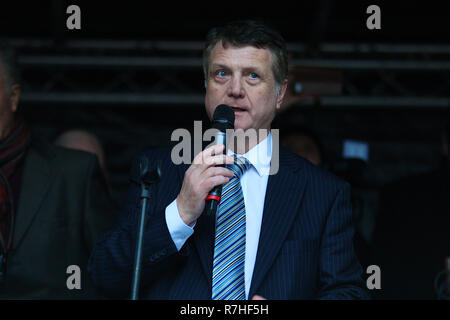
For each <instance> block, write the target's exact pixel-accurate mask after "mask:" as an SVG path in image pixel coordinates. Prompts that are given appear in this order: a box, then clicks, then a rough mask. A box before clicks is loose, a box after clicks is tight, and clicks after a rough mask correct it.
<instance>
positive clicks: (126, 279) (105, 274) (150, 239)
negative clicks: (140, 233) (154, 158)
mask: <svg viewBox="0 0 450 320" xmlns="http://www.w3.org/2000/svg"><path fill="white" fill-rule="evenodd" d="M138 159H139V158H136V159H135V160H134V161H133V165H132V169H131V175H130V180H131V183H130V186H129V189H128V191H127V195H126V197H125V201H124V203H123V205H122V208H121V210H119V215H118V217H119V223H118V224H117V225H116V226H115V227H114V228H113V229H112V230H110V231H108V232H106V233H105V234H103V235H102V236H101V238H100V239H99V241H98V242H97V244H96V246H95V247H94V250H93V252H92V254H91V257H90V259H89V266H88V271H89V273H90V276H91V278H92V280H93V282H94V285H95V286H96V287H97V288H98V289H99V290H100V291H101V292H102V294H104V295H105V296H107V297H113V298H125V297H127V296H128V295H129V294H130V290H131V283H132V275H133V264H134V254H135V246H136V236H137V230H138V221H139V217H140V186H139V184H138V183H136V181H138V179H137V177H138V169H137V168H138ZM150 191H151V195H150V199H155V198H156V188H155V186H152V187H151V190H150ZM153 202H154V201H153ZM153 202H152V201H151V203H153ZM153 208H154V206H152V205H151V204H150V206H149V207H148V209H147V215H146V224H145V229H144V241H143V252H142V265H141V287H145V286H147V285H150V284H151V281H152V280H153V279H154V278H155V277H158V276H159V275H160V274H161V272H162V271H163V270H164V267H165V266H167V263H170V260H171V259H170V258H171V257H174V256H176V255H175V254H176V253H178V250H177V248H176V246H175V244H174V242H173V241H172V238H171V235H170V232H169V230H168V227H167V223H166V218H165V214H164V210H163V211H161V212H160V210H154V209H153Z"/></svg>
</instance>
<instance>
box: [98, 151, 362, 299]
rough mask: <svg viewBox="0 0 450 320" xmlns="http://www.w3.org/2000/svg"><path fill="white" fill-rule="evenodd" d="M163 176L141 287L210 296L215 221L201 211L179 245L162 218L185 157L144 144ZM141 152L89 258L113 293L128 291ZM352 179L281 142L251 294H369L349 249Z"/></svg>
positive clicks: (154, 200)
mask: <svg viewBox="0 0 450 320" xmlns="http://www.w3.org/2000/svg"><path fill="white" fill-rule="evenodd" d="M143 156H146V157H147V158H148V159H149V160H150V163H151V164H152V165H154V166H156V163H157V161H159V160H162V161H161V162H162V176H163V178H162V181H161V182H160V183H159V184H158V185H157V186H155V187H154V188H152V192H151V200H150V201H151V204H150V205H149V209H148V216H147V222H148V223H147V225H146V228H145V238H144V248H143V263H142V275H141V295H140V297H142V298H148V299H210V298H211V277H212V260H213V259H212V254H213V243H214V221H213V218H208V217H207V216H206V215H202V216H201V217H200V218H199V219H198V221H197V224H196V226H195V232H194V234H193V235H192V236H191V237H190V238H189V239H188V241H186V243H185V245H184V246H183V248H182V249H181V250H180V252H178V251H177V249H176V247H175V244H174V243H173V241H172V239H171V236H170V234H169V231H168V229H167V225H166V221H165V208H166V206H167V205H169V204H170V203H171V202H172V201H173V200H174V199H175V198H176V196H177V195H178V193H179V191H180V188H181V184H182V181H183V176H184V172H185V171H186V170H187V168H188V165H178V166H176V165H174V164H173V163H172V161H171V159H170V150H168V149H167V150H152V151H148V152H145V153H144V154H143ZM137 163H138V160H137V159H136V160H135V161H134V164H133V168H132V170H131V179H132V180H133V181H135V182H133V183H132V184H131V187H130V189H129V192H128V195H127V197H126V201H125V204H124V209H123V211H122V212H121V214H120V215H121V217H122V218H121V222H120V223H119V225H118V226H117V227H116V228H115V229H113V230H111V231H109V232H107V233H105V234H104V235H103V236H102V238H101V239H100V240H99V241H98V242H97V245H96V247H95V249H94V251H93V253H92V255H91V258H90V261H89V272H90V275H91V277H92V279H93V281H94V284H95V285H96V286H97V287H98V288H99V289H100V290H102V291H103V293H104V294H105V295H107V296H110V297H115V298H120V297H127V296H128V295H129V293H130V287H131V278H132V268H133V258H134V247H135V243H136V233H137V231H136V230H137V220H138V219H137V217H138V216H139V202H140V200H139V195H140V190H139V185H138V184H137V183H136V182H137V181H138V178H137V177H138V165H137ZM349 194H350V190H349V185H348V184H347V183H345V182H343V181H341V180H339V179H338V178H336V177H335V176H333V175H331V174H330V173H328V172H326V171H324V170H321V169H319V168H316V167H315V166H313V165H311V164H310V163H309V162H307V161H306V160H304V159H303V158H301V157H298V156H297V155H294V154H293V153H291V152H290V151H288V150H286V149H283V148H281V147H280V165H279V171H278V173H277V174H276V175H272V176H270V177H269V181H268V185H267V191H266V199H265V204H264V213H263V220H262V226H261V235H260V239H259V245H258V252H257V257H256V262H255V267H254V273H253V278H252V281H251V288H250V294H249V296H250V297H252V296H253V295H254V294H259V295H261V296H263V297H265V298H267V299H316V298H322V299H358V298H368V294H367V292H366V290H365V289H364V283H363V281H362V274H361V273H362V269H361V266H360V264H359V262H358V260H357V258H356V256H355V253H354V250H353V244H352V239H353V233H354V232H353V226H352V214H351V204H350V199H349Z"/></svg>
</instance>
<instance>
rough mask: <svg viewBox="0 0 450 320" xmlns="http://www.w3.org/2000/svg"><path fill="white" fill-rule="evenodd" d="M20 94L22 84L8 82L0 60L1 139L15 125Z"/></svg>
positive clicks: (1, 139)
mask: <svg viewBox="0 0 450 320" xmlns="http://www.w3.org/2000/svg"><path fill="white" fill-rule="evenodd" d="M19 96H20V86H19V85H18V84H14V85H12V86H10V85H9V84H8V78H7V75H6V72H5V69H4V67H3V62H2V61H1V60H0V141H3V140H4V139H5V138H6V137H7V136H8V134H9V133H10V132H11V130H12V128H13V127H14V119H15V117H14V116H15V113H16V111H17V105H18V103H19Z"/></svg>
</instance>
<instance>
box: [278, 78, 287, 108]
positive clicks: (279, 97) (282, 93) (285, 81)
mask: <svg viewBox="0 0 450 320" xmlns="http://www.w3.org/2000/svg"><path fill="white" fill-rule="evenodd" d="M287 85H288V80H287V79H285V80H284V82H283V85H282V86H281V90H280V94H279V95H278V99H277V110H280V108H281V104H282V103H283V98H284V95H285V93H286V89H287Z"/></svg>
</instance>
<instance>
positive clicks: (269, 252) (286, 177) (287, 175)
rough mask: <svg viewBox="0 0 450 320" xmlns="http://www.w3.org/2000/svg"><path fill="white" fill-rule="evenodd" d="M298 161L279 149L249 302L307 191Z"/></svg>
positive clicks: (270, 178) (272, 260)
mask: <svg viewBox="0 0 450 320" xmlns="http://www.w3.org/2000/svg"><path fill="white" fill-rule="evenodd" d="M299 169H300V168H299V164H298V160H297V159H296V158H294V157H293V156H292V155H290V154H288V153H287V152H286V151H285V150H284V149H282V148H280V167H279V170H278V173H277V174H275V175H271V176H270V177H269V181H268V183H267V190H266V198H265V203H264V213H263V219H262V224H261V232H260V238H259V244H258V252H257V255H256V261H255V267H254V271H253V278H252V281H251V287H250V292H249V299H251V297H252V296H253V295H254V294H255V292H256V290H257V289H258V287H259V285H260V284H261V281H262V280H263V279H264V277H265V275H266V273H267V272H268V270H269V268H270V267H271V265H272V263H273V262H274V260H275V258H276V256H277V253H278V251H279V250H280V248H281V245H282V243H283V242H284V240H285V239H286V236H287V234H288V232H289V228H290V227H291V226H292V223H293V221H294V218H295V216H296V215H297V212H298V207H299V205H300V203H301V200H302V197H303V192H304V190H305V187H306V177H305V175H303V174H302V171H301V170H299Z"/></svg>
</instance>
